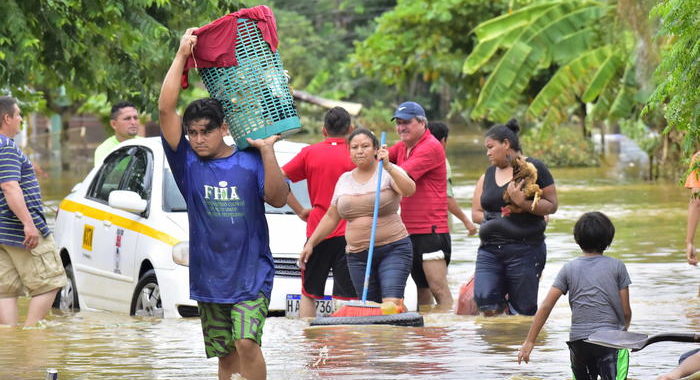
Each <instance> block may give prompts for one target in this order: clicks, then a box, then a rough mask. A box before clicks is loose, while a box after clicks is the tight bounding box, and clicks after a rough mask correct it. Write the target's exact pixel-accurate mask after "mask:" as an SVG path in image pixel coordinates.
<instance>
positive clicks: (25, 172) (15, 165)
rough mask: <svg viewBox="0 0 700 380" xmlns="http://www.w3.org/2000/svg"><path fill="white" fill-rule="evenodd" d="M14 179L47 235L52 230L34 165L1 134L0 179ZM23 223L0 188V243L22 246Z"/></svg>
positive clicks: (31, 212) (34, 217)
mask: <svg viewBox="0 0 700 380" xmlns="http://www.w3.org/2000/svg"><path fill="white" fill-rule="evenodd" d="M9 181H17V182H18V183H19V186H20V188H21V189H22V194H23V195H24V202H25V203H26V204H27V209H28V210H29V214H31V216H32V220H33V221H34V225H35V226H36V228H37V229H38V230H39V232H40V233H41V236H44V237H46V236H47V235H48V234H49V233H50V232H51V231H50V230H49V226H48V225H47V224H46V218H45V217H44V212H43V210H44V205H43V203H42V202H41V191H40V189H39V182H38V181H37V180H36V175H34V167H33V166H32V163H31V161H29V158H27V156H26V155H25V154H24V153H22V150H21V149H19V147H18V146H17V145H16V144H15V142H14V140H12V139H11V138H9V137H7V136H5V135H0V183H4V182H9ZM23 241H24V225H23V224H22V222H21V221H20V220H19V219H18V218H17V216H16V215H15V213H14V212H12V210H10V206H9V205H8V204H7V199H6V198H5V194H4V193H3V192H2V191H0V244H5V245H12V246H15V247H24V245H23V244H22V242H23Z"/></svg>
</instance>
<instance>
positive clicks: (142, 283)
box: [131, 269, 163, 318]
mask: <svg viewBox="0 0 700 380" xmlns="http://www.w3.org/2000/svg"><path fill="white" fill-rule="evenodd" d="M131 315H135V316H137V317H156V318H163V303H162V302H161V299H160V287H159V286H158V279H157V278H156V272H155V271H154V270H153V269H151V270H149V271H148V272H146V273H144V274H143V276H142V277H141V278H140V279H139V282H138V283H137V284H136V289H134V296H133V297H132V299H131Z"/></svg>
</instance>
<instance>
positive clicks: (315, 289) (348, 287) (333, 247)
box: [301, 236, 357, 299]
mask: <svg viewBox="0 0 700 380" xmlns="http://www.w3.org/2000/svg"><path fill="white" fill-rule="evenodd" d="M345 246H346V243H345V237H344V236H336V237H332V238H329V239H326V240H324V241H322V242H321V243H320V244H319V245H317V246H316V248H314V252H313V254H311V257H310V258H309V261H308V262H307V263H306V269H305V270H303V271H301V284H302V293H303V294H304V295H305V296H307V297H311V298H315V299H321V298H323V296H324V292H325V289H326V279H327V278H328V273H329V272H330V270H331V268H333V297H335V298H340V299H355V298H357V295H356V294H355V287H354V286H353V285H352V280H351V279H350V272H348V261H347V258H346V257H345V255H346V254H345Z"/></svg>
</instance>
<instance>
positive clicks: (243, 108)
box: [198, 18, 301, 149]
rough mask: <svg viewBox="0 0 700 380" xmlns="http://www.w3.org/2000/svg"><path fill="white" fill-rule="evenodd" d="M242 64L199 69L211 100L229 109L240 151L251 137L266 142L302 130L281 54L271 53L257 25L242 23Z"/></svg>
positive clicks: (238, 46) (238, 51)
mask: <svg viewBox="0 0 700 380" xmlns="http://www.w3.org/2000/svg"><path fill="white" fill-rule="evenodd" d="M237 40H238V41H237V43H236V59H237V61H238V65H237V66H231V67H210V68H202V69H198V71H199V75H200V76H201V77H202V80H203V82H204V86H205V87H206V88H207V91H209V95H210V96H211V97H212V98H215V99H218V100H219V101H220V102H221V105H222V106H223V108H224V114H225V119H226V122H227V123H228V126H229V131H230V132H231V136H232V137H233V139H234V141H235V142H236V146H237V147H238V149H245V148H247V147H248V145H249V144H248V142H247V141H246V138H247V137H250V138H251V139H259V138H266V137H269V136H272V135H277V134H281V135H282V136H287V135H290V134H292V133H294V132H297V131H299V129H300V128H301V121H300V120H299V116H298V114H297V110H296V107H295V105H294V98H293V97H292V94H291V92H290V90H289V87H288V86H287V77H286V76H285V75H284V68H283V67H282V60H281V59H280V56H279V51H277V52H274V53H273V52H272V50H271V49H270V46H269V45H268V44H267V42H265V40H264V39H263V37H262V33H261V32H260V30H259V29H258V27H257V25H256V23H255V22H254V21H251V20H248V19H244V18H239V19H238V37H237Z"/></svg>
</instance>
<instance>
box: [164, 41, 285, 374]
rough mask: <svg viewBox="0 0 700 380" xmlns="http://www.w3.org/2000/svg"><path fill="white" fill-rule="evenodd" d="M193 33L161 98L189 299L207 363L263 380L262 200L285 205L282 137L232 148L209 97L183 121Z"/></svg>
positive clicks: (267, 260)
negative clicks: (184, 222)
mask: <svg viewBox="0 0 700 380" xmlns="http://www.w3.org/2000/svg"><path fill="white" fill-rule="evenodd" d="M194 30H195V29H194V28H191V29H188V30H187V31H186V32H185V34H184V35H183V36H182V39H181V41H180V47H179V49H178V51H177V53H176V55H175V58H174V60H173V62H172V64H171V66H170V69H169V70H168V73H167V74H166V76H165V80H164V81H163V87H162V88H161V92H160V99H159V100H158V109H159V111H160V127H161V131H162V139H163V148H164V150H165V154H166V157H167V159H168V162H169V163H170V167H171V169H172V172H173V176H174V177H175V181H176V183H177V185H178V188H179V189H180V192H182V195H183V197H184V198H185V200H186V202H187V215H188V218H189V229H190V242H189V244H190V267H189V268H190V269H189V272H190V297H191V298H192V299H194V300H196V301H197V302H198V306H199V312H200V316H201V321H202V330H203V332H204V344H205V351H206V354H207V357H218V358H219V373H218V374H219V379H230V378H231V375H232V374H233V373H240V374H241V375H242V376H243V377H245V378H247V379H264V378H266V374H267V370H266V367H265V359H264V357H263V355H262V351H261V349H260V343H261V339H262V332H263V325H264V324H265V317H266V315H267V308H268V305H269V300H270V292H271V290H272V280H273V276H274V262H273V259H272V254H271V253H270V247H269V236H268V228H267V221H266V219H265V208H264V202H267V203H269V204H270V205H272V206H274V207H282V206H283V205H284V204H285V203H286V201H287V194H288V193H289V186H288V185H287V184H286V182H285V181H284V177H283V176H282V172H281V171H280V168H279V165H278V164H277V159H276V158H275V154H274V150H273V144H274V143H275V142H276V141H277V140H278V139H279V136H270V137H267V138H265V139H257V140H252V139H250V138H248V143H249V144H250V145H251V146H252V147H254V148H256V149H246V150H238V149H236V148H234V147H231V146H228V145H226V144H225V143H224V136H225V135H226V134H227V132H228V125H227V124H226V123H225V122H224V111H223V108H222V106H221V104H220V103H219V101H217V100H215V99H210V98H208V99H199V100H196V101H194V102H192V103H191V104H190V105H188V106H187V108H186V109H185V112H184V115H183V119H182V120H181V119H180V116H179V115H178V114H177V112H176V106H177V100H178V96H179V93H180V76H181V74H182V72H183V68H184V67H185V62H186V60H187V58H188V57H189V55H190V54H191V52H192V51H193V49H194V47H195V46H196V44H197V36H195V35H193V34H192V33H193V31H194ZM183 130H184V132H185V133H186V134H187V136H188V137H189V141H188V140H186V139H185V136H184V134H183Z"/></svg>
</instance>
